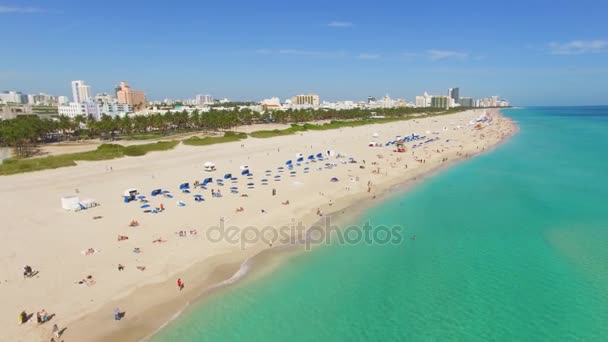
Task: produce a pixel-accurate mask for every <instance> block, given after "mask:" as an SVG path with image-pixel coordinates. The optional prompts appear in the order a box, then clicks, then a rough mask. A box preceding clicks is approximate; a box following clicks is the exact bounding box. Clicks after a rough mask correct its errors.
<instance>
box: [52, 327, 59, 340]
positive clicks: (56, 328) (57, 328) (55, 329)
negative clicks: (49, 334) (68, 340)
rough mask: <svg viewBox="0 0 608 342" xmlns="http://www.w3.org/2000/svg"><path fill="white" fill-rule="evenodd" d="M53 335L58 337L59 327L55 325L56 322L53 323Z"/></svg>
mask: <svg viewBox="0 0 608 342" xmlns="http://www.w3.org/2000/svg"><path fill="white" fill-rule="evenodd" d="M53 336H55V337H57V338H59V327H58V326H57V324H54V325H53Z"/></svg>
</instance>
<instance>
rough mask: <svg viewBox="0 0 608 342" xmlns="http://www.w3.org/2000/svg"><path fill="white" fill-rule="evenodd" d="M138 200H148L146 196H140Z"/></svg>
mask: <svg viewBox="0 0 608 342" xmlns="http://www.w3.org/2000/svg"><path fill="white" fill-rule="evenodd" d="M137 198H138V199H140V200H142V199H146V196H144V195H139V196H137Z"/></svg>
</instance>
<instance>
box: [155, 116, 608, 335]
mask: <svg viewBox="0 0 608 342" xmlns="http://www.w3.org/2000/svg"><path fill="white" fill-rule="evenodd" d="M504 113H505V114H506V115H507V116H509V117H512V118H513V119H515V120H516V121H517V122H518V123H519V124H520V127H521V132H520V133H519V134H518V135H517V136H515V137H514V138H513V139H512V140H511V141H510V142H508V143H507V144H505V145H503V146H501V147H499V148H498V149H497V150H495V151H492V152H490V153H488V154H486V155H483V156H481V157H477V158H474V159H472V160H468V161H466V162H464V163H461V164H459V165H457V166H455V167H453V168H451V169H449V170H446V171H444V172H442V173H440V174H438V175H436V176H435V177H433V178H431V179H429V180H427V181H425V182H424V183H422V184H421V185H419V186H417V187H416V188H415V189H414V190H412V191H410V192H408V193H405V194H401V195H398V196H395V197H394V198H392V199H390V200H388V201H387V202H385V203H383V204H382V205H380V206H378V207H375V208H371V209H370V210H368V211H367V212H366V213H365V214H364V218H363V219H365V220H367V219H369V220H370V221H371V222H372V223H373V224H401V225H404V226H405V227H406V229H405V230H406V235H407V236H406V238H405V239H404V241H403V242H402V243H401V244H398V245H369V244H357V245H354V246H352V245H351V246H344V245H331V246H328V247H324V248H320V249H316V250H314V251H313V252H309V253H303V254H302V255H298V256H297V257H294V258H292V259H290V260H289V261H288V264H287V265H285V266H284V267H280V268H279V269H278V270H276V271H275V272H273V273H272V274H270V275H268V276H265V277H261V278H259V279H255V280H252V281H243V282H242V283H240V284H238V285H236V286H232V287H230V288H227V289H226V290H224V291H219V292H217V293H215V294H213V295H212V296H210V297H209V298H207V299H206V300H204V302H203V303H200V304H195V305H194V307H193V308H191V310H189V312H188V313H187V314H185V315H183V316H181V317H180V318H178V319H177V320H176V321H175V322H173V323H171V324H170V325H169V326H168V327H167V328H166V329H164V330H163V331H161V332H160V333H159V334H158V335H156V336H155V337H154V338H153V341H155V342H156V341H176V340H179V341H292V342H293V341H358V340H369V341H395V340H401V341H607V340H608V179H607V178H608V107H568V108H566V107H560V108H527V109H513V110H506V111H504ZM414 234H415V235H416V237H417V238H416V240H412V239H410V236H412V235H414Z"/></svg>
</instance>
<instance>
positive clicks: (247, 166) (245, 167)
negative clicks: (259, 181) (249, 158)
mask: <svg viewBox="0 0 608 342" xmlns="http://www.w3.org/2000/svg"><path fill="white" fill-rule="evenodd" d="M248 169H249V165H241V170H248Z"/></svg>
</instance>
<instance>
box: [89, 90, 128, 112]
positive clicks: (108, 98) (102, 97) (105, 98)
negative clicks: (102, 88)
mask: <svg viewBox="0 0 608 342" xmlns="http://www.w3.org/2000/svg"><path fill="white" fill-rule="evenodd" d="M95 102H97V112H98V113H99V117H101V116H103V115H108V116H125V115H126V114H127V113H130V112H132V111H133V107H131V105H129V104H126V103H118V100H117V99H116V98H115V97H114V96H112V95H111V94H106V93H101V94H97V95H95Z"/></svg>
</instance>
